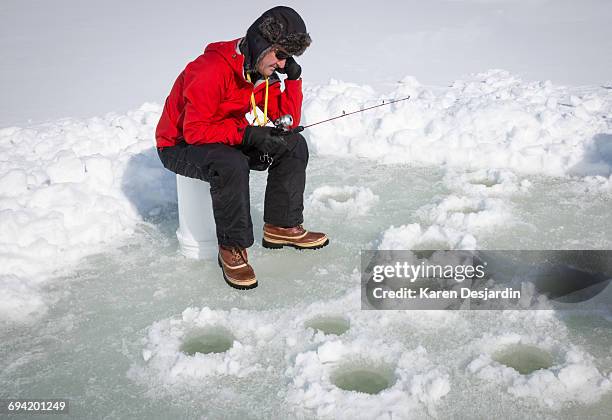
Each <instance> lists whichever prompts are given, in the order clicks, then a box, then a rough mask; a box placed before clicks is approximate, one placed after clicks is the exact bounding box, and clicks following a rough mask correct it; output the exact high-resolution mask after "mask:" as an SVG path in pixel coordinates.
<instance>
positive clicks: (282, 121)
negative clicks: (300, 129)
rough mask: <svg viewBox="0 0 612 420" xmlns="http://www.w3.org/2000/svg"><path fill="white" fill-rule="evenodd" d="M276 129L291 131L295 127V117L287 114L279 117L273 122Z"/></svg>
mask: <svg viewBox="0 0 612 420" xmlns="http://www.w3.org/2000/svg"><path fill="white" fill-rule="evenodd" d="M273 124H274V127H276V128H278V129H280V130H283V131H291V126H292V125H293V117H292V116H291V114H285V115H281V116H280V117H278V118H277V119H276V120H274V122H273Z"/></svg>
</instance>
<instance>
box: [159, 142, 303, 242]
mask: <svg viewBox="0 0 612 420" xmlns="http://www.w3.org/2000/svg"><path fill="white" fill-rule="evenodd" d="M285 139H286V141H287V144H288V146H289V147H288V150H287V152H285V153H283V154H282V155H280V156H278V157H277V158H276V159H274V161H273V162H272V165H270V167H269V168H268V181H267V185H266V194H265V201H264V222H266V223H270V224H272V225H275V226H281V227H292V226H296V225H299V224H301V223H302V222H303V221H304V219H303V210H304V187H305V184H306V165H307V164H308V145H307V144H306V140H305V139H304V137H303V136H302V135H301V134H299V133H296V134H290V135H288V136H286V137H285ZM157 151H158V153H159V158H160V159H161V161H162V163H163V165H164V167H165V168H166V169H169V170H171V171H172V172H174V173H176V174H179V175H183V176H186V177H190V178H197V179H201V180H203V181H206V182H208V183H209V184H210V195H211V198H212V205H213V214H214V217H215V224H216V228H217V240H218V242H219V244H220V245H224V246H228V247H231V246H239V247H241V248H248V247H250V246H251V245H253V223H252V221H251V211H250V198H249V171H250V170H251V169H258V170H261V169H262V168H261V167H259V166H260V165H261V161H260V153H259V152H258V151H257V150H253V149H252V150H240V149H238V148H236V147H232V146H228V145H226V144H222V143H210V144H202V145H193V144H187V143H185V141H184V140H182V141H179V142H178V143H177V144H176V145H175V146H170V147H162V148H158V149H157Z"/></svg>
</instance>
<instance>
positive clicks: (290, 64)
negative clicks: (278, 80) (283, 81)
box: [276, 57, 302, 80]
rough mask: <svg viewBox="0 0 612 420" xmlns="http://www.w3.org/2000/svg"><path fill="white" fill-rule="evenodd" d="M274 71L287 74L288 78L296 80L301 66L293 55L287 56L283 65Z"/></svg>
mask: <svg viewBox="0 0 612 420" xmlns="http://www.w3.org/2000/svg"><path fill="white" fill-rule="evenodd" d="M276 71H278V72H279V73H283V74H286V75H287V79H289V80H297V79H299V78H300V76H301V75H302V66H300V65H299V64H298V63H297V61H295V59H294V58H293V57H289V58H287V60H286V61H285V67H283V68H282V69H281V68H279V69H277V70H276Z"/></svg>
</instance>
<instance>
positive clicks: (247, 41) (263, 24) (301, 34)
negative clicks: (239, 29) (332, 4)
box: [240, 6, 312, 70]
mask: <svg viewBox="0 0 612 420" xmlns="http://www.w3.org/2000/svg"><path fill="white" fill-rule="evenodd" d="M311 42H312V39H311V38H310V35H309V34H308V32H307V30H306V24H305V23H304V20H302V18H301V17H300V15H299V14H298V13H297V12H296V11H295V10H293V9H292V8H290V7H286V6H277V7H273V8H272V9H270V10H268V11H266V12H264V14H262V15H261V16H260V17H259V18H258V19H257V20H256V21H255V22H253V24H252V25H251V26H250V27H249V29H248V30H247V34H246V36H245V37H244V38H243V40H242V43H241V45H240V49H241V51H242V52H243V54H245V56H246V57H247V59H246V60H245V65H246V67H247V69H249V70H253V69H255V67H256V64H257V61H258V60H259V58H260V57H261V56H262V55H263V54H264V53H266V52H267V51H269V49H270V48H272V47H273V46H278V47H280V48H282V49H283V50H285V51H286V52H287V53H288V54H290V55H302V54H303V53H304V51H306V48H308V46H309V45H310V44H311Z"/></svg>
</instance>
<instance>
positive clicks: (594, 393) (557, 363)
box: [466, 333, 612, 410]
mask: <svg viewBox="0 0 612 420" xmlns="http://www.w3.org/2000/svg"><path fill="white" fill-rule="evenodd" d="M478 345H480V346H481V347H482V350H484V351H483V352H482V353H481V354H479V355H478V356H477V357H476V358H474V359H473V360H472V361H471V362H470V363H469V364H468V366H467V367H466V370H467V371H468V372H469V373H471V374H475V375H476V376H477V377H478V378H480V379H482V380H484V381H488V382H491V383H495V384H499V385H502V386H503V387H504V389H505V390H506V392H508V393H509V394H511V395H513V396H515V397H519V398H528V399H533V400H535V401H536V402H537V403H538V404H540V405H543V406H547V407H549V408H551V409H554V410H560V409H562V408H563V407H564V405H565V404H568V403H573V402H578V403H583V404H588V403H593V402H596V401H598V400H599V399H600V398H601V397H602V396H603V395H604V394H606V393H608V392H610V391H612V373H608V374H607V375H606V373H602V372H601V371H600V370H599V369H598V368H597V367H596V365H595V360H594V358H593V357H592V356H591V355H590V354H588V353H587V352H585V351H583V350H581V349H580V348H579V347H578V346H576V345H573V344H570V345H568V344H567V342H565V341H560V340H558V339H554V338H552V337H544V338H542V337H541V336H540V338H538V336H530V335H524V334H523V335H521V334H513V333H505V334H501V335H489V336H485V337H483V338H482V339H481V340H479V341H478ZM504 349H509V351H514V352H516V353H518V356H516V357H515V359H517V360H520V361H521V362H522V363H525V360H528V359H529V358H530V357H531V358H534V356H533V355H534V354H535V355H536V356H535V357H537V354H538V353H541V354H543V355H544V356H545V357H546V356H547V355H549V357H550V360H551V362H550V365H551V366H549V367H547V366H542V367H540V368H539V369H536V370H534V371H531V372H523V373H521V372H519V371H518V370H517V368H516V366H515V367H511V366H507V365H505V364H504V363H500V361H498V360H496V356H495V355H496V354H499V352H500V351H503V350H504ZM507 351H508V350H507ZM530 353H531V355H530ZM536 367H537V366H536ZM519 369H520V368H519ZM532 369H534V368H533V367H532Z"/></svg>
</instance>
